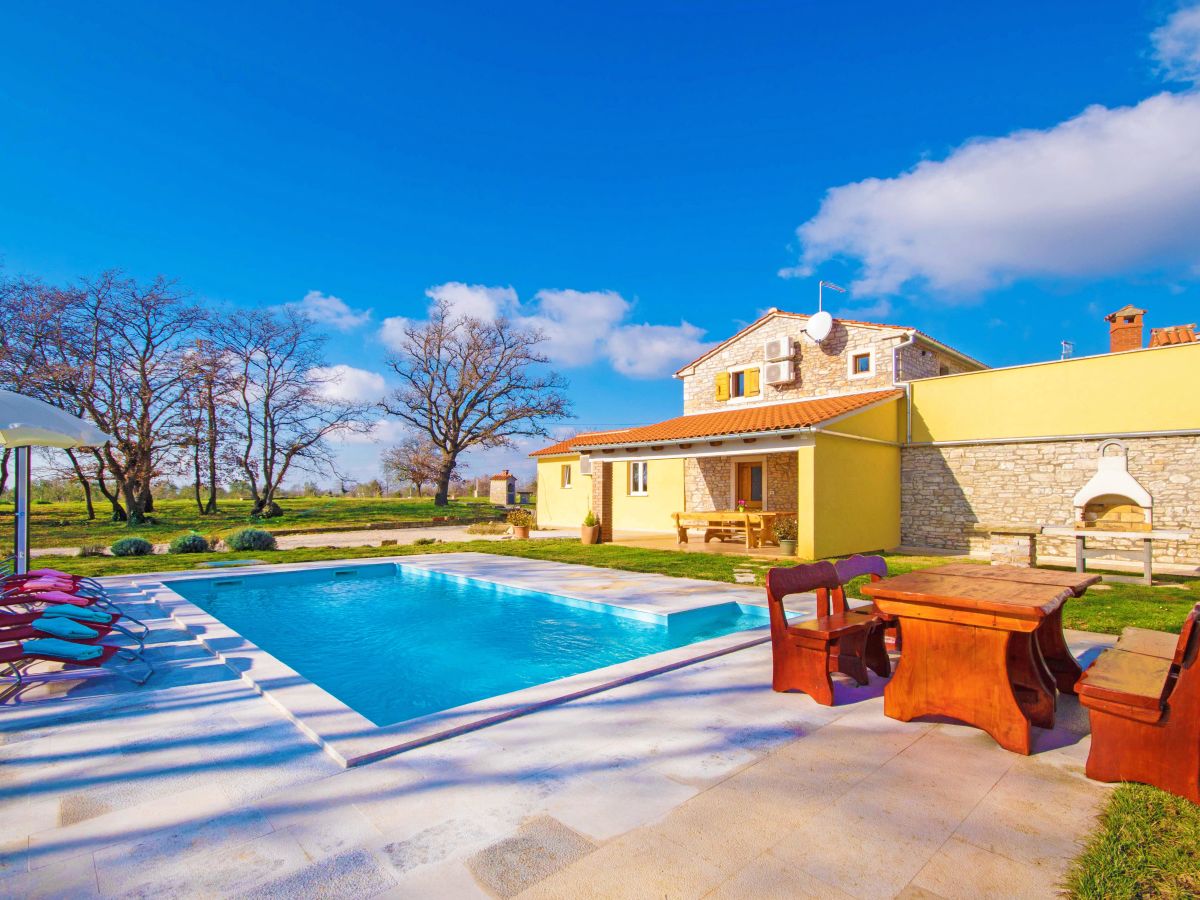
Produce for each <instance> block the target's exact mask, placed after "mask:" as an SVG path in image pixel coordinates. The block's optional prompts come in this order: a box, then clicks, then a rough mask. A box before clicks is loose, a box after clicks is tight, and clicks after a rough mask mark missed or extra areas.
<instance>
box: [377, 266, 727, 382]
mask: <svg viewBox="0 0 1200 900" xmlns="http://www.w3.org/2000/svg"><path fill="white" fill-rule="evenodd" d="M425 294H426V296H427V297H429V299H430V301H431V302H432V303H436V302H438V301H441V300H444V301H446V302H447V303H449V304H450V305H451V306H452V308H453V310H454V312H455V313H457V314H459V315H469V316H473V317H474V318H477V319H484V320H489V321H490V320H494V319H497V318H500V317H501V316H503V317H505V318H507V319H509V320H510V321H511V322H513V323H514V324H515V325H517V326H518V327H521V328H528V329H537V330H538V331H540V332H541V333H542V335H543V336H544V337H545V342H544V343H543V344H541V345H540V348H539V349H541V351H542V352H544V353H545V355H546V356H547V358H548V359H549V360H550V362H551V363H552V364H553V365H554V366H556V367H558V368H564V369H571V368H578V367H580V366H587V365H591V364H592V363H594V362H595V361H596V360H597V359H607V360H609V361H610V362H611V363H612V366H613V368H615V369H616V370H617V371H618V372H620V373H621V374H623V375H628V376H630V377H631V378H658V377H663V376H666V375H669V374H670V373H671V372H672V371H674V370H675V369H676V368H678V366H679V364H681V363H684V362H687V361H689V360H691V359H694V358H695V357H697V356H699V355H700V354H701V353H703V352H704V351H705V350H707V349H708V346H709V345H708V344H705V343H704V342H702V341H701V340H700V338H702V337H703V335H704V331H703V330H702V329H700V328H697V327H696V326H694V325H690V324H688V323H687V322H681V323H680V324H679V325H650V324H645V325H632V324H622V323H624V322H625V320H626V319H627V318H628V316H629V313H630V311H631V310H632V309H633V304H632V303H630V302H629V301H628V300H626V299H625V298H624V297H622V296H621V295H620V294H618V293H617V292H616V291H577V290H573V289H570V288H554V289H549V288H547V289H544V290H540V291H538V292H537V293H536V294H534V295H533V298H532V299H531V300H529V301H528V302H526V303H522V302H521V300H520V298H519V297H518V296H517V292H516V291H515V290H513V289H512V288H511V287H489V286H487V285H482V284H464V283H463V282H461V281H451V282H447V283H446V284H439V285H435V286H434V287H431V288H429V290H427V291H426V292H425ZM409 324H411V320H409V319H405V318H403V317H401V316H395V317H392V318H387V319H384V320H383V324H382V326H381V327H380V329H379V339H380V341H381V342H382V343H383V344H384V345H386V346H387V347H389V348H390V349H392V350H398V349H399V348H400V344H401V341H402V339H403V337H404V329H405V328H406V327H407V326H408V325H409Z"/></svg>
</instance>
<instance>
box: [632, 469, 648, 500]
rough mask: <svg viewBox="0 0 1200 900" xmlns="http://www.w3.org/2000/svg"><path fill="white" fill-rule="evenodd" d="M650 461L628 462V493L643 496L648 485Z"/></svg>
mask: <svg viewBox="0 0 1200 900" xmlns="http://www.w3.org/2000/svg"><path fill="white" fill-rule="evenodd" d="M649 475H650V463H648V462H631V463H630V464H629V493H630V494H632V495H634V496H644V495H645V494H646V493H647V492H648V490H649V487H650V484H649Z"/></svg>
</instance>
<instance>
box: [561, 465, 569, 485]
mask: <svg viewBox="0 0 1200 900" xmlns="http://www.w3.org/2000/svg"><path fill="white" fill-rule="evenodd" d="M562 486H563V487H565V488H569V487H570V486H571V466H570V465H569V464H568V465H565V466H563V467H562Z"/></svg>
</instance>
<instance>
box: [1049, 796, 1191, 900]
mask: <svg viewBox="0 0 1200 900" xmlns="http://www.w3.org/2000/svg"><path fill="white" fill-rule="evenodd" d="M1100 821H1101V824H1100V828H1099V829H1098V830H1097V831H1096V833H1095V834H1093V835H1092V837H1091V839H1090V840H1089V841H1088V843H1087V846H1086V847H1085V848H1084V851H1083V853H1082V854H1081V855H1080V856H1079V858H1078V859H1076V860H1075V864H1074V866H1073V867H1072V869H1071V872H1070V875H1069V876H1068V879H1067V885H1066V887H1067V891H1068V892H1069V895H1070V896H1071V897H1076V898H1081V900H1083V898H1086V900H1093V898H1095V900H1100V898H1104V900H1117V898H1122V900H1124V898H1128V900H1133V898H1139V900H1151V898H1173V900H1174V898H1180V900H1182V898H1184V897H1200V806H1197V805H1196V804H1194V803H1191V802H1190V801H1188V800H1184V799H1183V798H1181V797H1176V796H1173V795H1172V794H1168V793H1166V792H1165V791H1160V790H1158V789H1157V788H1152V787H1148V786H1146V785H1143V784H1123V785H1121V786H1119V787H1118V788H1117V789H1116V790H1115V791H1114V792H1113V796H1112V799H1111V800H1110V801H1109V804H1108V807H1107V809H1106V810H1105V811H1104V814H1103V815H1102V816H1101V820H1100Z"/></svg>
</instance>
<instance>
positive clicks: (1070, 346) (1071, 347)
mask: <svg viewBox="0 0 1200 900" xmlns="http://www.w3.org/2000/svg"><path fill="white" fill-rule="evenodd" d="M1074 353H1075V342H1074V341H1063V342H1062V356H1060V357H1059V359H1070V358H1071V356H1072V354H1074Z"/></svg>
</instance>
